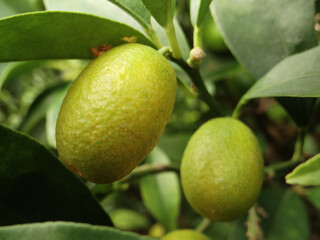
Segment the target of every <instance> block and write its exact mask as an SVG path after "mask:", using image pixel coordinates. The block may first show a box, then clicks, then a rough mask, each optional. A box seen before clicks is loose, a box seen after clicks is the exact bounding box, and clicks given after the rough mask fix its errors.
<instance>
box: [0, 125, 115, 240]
mask: <svg viewBox="0 0 320 240" xmlns="http://www.w3.org/2000/svg"><path fill="white" fill-rule="evenodd" d="M0 155H1V160H0V192H1V198H0V211H1V214H0V225H12V224H19V223H30V222H41V221H58V220H63V221H75V222H83V223H91V224H96V225H112V223H111V221H110V218H109V217H108V215H107V214H106V213H105V212H104V211H103V209H102V208H101V206H100V205H99V204H98V202H97V201H96V200H95V199H94V198H93V196H92V195H91V193H90V191H89V190H88V189H87V187H86V186H85V185H84V184H83V183H82V182H81V181H80V180H79V179H78V178H77V177H76V176H75V175H74V174H73V173H71V172H70V171H69V170H67V169H66V168H65V167H64V166H63V165H62V164H61V163H60V162H59V160H58V159H57V158H56V157H55V156H54V155H53V154H52V153H51V152H50V151H48V150H47V149H46V148H45V147H44V146H42V145H40V144H39V143H38V142H37V141H35V140H34V139H32V138H30V137H28V136H26V135H24V134H21V133H19V132H15V131H12V130H10V129H8V128H5V127H2V126H0ZM41 237H43V236H41ZM0 239H3V238H1V237H0ZM16 239H18V238H16Z"/></svg>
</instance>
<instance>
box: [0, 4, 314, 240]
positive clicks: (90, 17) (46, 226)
mask: <svg viewBox="0 0 320 240" xmlns="http://www.w3.org/2000/svg"><path fill="white" fill-rule="evenodd" d="M319 16H320V2H319V1H318V0H316V1H314V0H290V1H289V0H283V1H276V0H268V1H264V2H261V1H258V0H243V1H238V0H229V1H223V0H213V1H210V0H201V1H200V0H189V1H188V0H177V1H174V0H165V1H149V0H136V1H129V0H109V1H107V0H96V1H89V0H77V1H76V0H69V1H62V0H43V1H42V0H27V1H26V0H0V45H1V51H0V62H1V63H0V124H1V126H0V156H1V158H0V225H1V227H0V239H8V240H11V239H22V238H23V239H29V238H30V239H50V240H51V239H78V238H79V237H80V236H81V237H82V238H85V239H108V238H112V239H132V240H134V239H136V240H138V239H155V238H157V237H161V236H162V235H163V234H165V233H166V232H168V231H171V230H174V229H177V228H196V229H198V230H203V231H204V233H205V234H207V235H208V236H209V237H211V238H212V239H218V240H226V239H227V240H241V239H248V238H249V239H252V240H253V239H267V240H277V239H288V240H289V239H290V240H291V239H294V240H300V239H301V240H306V239H312V240H316V239H320V182H319V179H320V174H319V173H320V157H319V152H320V121H319V120H320V109H319V104H318V103H319V97H320V48H319V41H320V17H319ZM175 35H176V39H177V40H176V39H175V37H173V36H175ZM128 41H129V42H130V41H137V42H138V43H142V44H146V45H148V46H151V47H154V48H155V49H161V48H162V47H163V46H168V45H170V46H171V47H172V49H173V56H174V57H176V58H179V57H180V56H181V57H182V59H183V61H186V60H187V59H188V57H189V52H190V49H191V48H193V47H196V46H200V47H202V48H203V49H204V50H205V53H206V57H205V58H204V60H203V62H202V63H201V65H200V67H199V71H198V70H197V69H191V68H189V67H188V66H187V65H186V64H185V63H181V62H182V61H181V60H177V59H175V58H171V62H172V65H173V67H174V69H175V70H176V75H177V78H178V86H179V89H178V91H177V98H176V104H175V109H174V111H173V114H172V116H171V119H170V121H169V123H168V125H167V127H166V130H165V132H164V134H163V136H162V138H161V139H160V142H159V144H158V146H157V147H156V148H155V149H154V151H153V152H152V153H151V154H150V155H149V156H148V157H147V159H146V160H145V161H144V163H143V164H142V165H141V166H140V167H138V168H137V171H135V173H134V174H133V175H132V177H130V176H131V175H130V176H129V177H128V178H126V179H124V180H121V181H118V182H116V183H113V184H108V185H103V184H93V183H90V182H86V181H84V180H83V179H79V178H78V177H77V176H75V175H74V174H73V173H71V172H69V171H68V170H67V169H66V168H65V167H64V166H63V165H62V164H61V163H60V162H59V159H58V156H57V152H56V146H55V122H56V118H57V115H58V112H59V108H60V105H61V103H62V99H63V98H64V96H65V94H66V91H67V90H68V88H69V86H70V84H71V82H72V80H74V79H75V78H76V77H77V75H78V74H79V73H80V72H81V70H82V69H83V68H84V67H85V66H86V64H87V63H88V62H89V60H90V59H92V58H93V55H92V54H91V53H90V51H89V50H90V49H91V48H93V47H97V46H99V45H101V44H106V43H107V44H110V45H112V46H117V45H120V44H124V43H126V42H128ZM162 50H163V49H162ZM220 115H233V116H234V117H239V118H240V119H241V120H242V121H244V122H245V123H246V124H247V125H249V126H250V128H251V129H252V130H253V131H254V133H255V134H256V136H257V138H258V140H259V143H260V145H261V147H262V150H263V154H264V159H265V166H266V167H265V181H264V186H263V190H262V193H261V195H260V198H259V200H258V201H257V204H256V205H255V206H254V207H253V208H252V209H251V210H250V211H249V212H248V214H247V215H246V216H244V217H243V218H241V219H239V220H237V221H234V222H225V223H220V222H214V223H212V224H210V225H208V226H206V227H203V226H204V225H203V224H204V223H206V220H204V221H203V219H202V218H201V217H200V216H199V215H198V214H196V213H195V212H194V211H193V210H192V209H191V207H190V206H189V204H188V203H187V202H186V199H185V197H184V195H183V193H182V190H181V186H180V181H179V173H178V171H176V169H177V166H179V163H180V161H181V157H182V154H183V151H184V148H185V146H186V144H187V142H188V140H189V138H190V137H191V135H192V134H193V132H194V131H195V130H196V129H197V128H198V127H199V126H200V125H201V124H202V123H204V122H206V121H207V120H209V119H211V118H213V117H217V116H220ZM301 162H303V163H301ZM300 163H301V164H300ZM298 165H299V166H298ZM144 166H163V167H165V169H167V170H171V172H160V173H154V174H149V175H145V174H144V172H145V169H144V168H143V167H144ZM296 166H298V167H296ZM295 167H296V168H295ZM172 170H173V171H172ZM292 170H293V171H292ZM154 172H157V171H154ZM141 173H142V174H141ZM52 221H54V222H52ZM71 222H72V223H71ZM17 224H22V225H17ZM89 224H91V225H89ZM133 232H135V233H133ZM35 236H37V237H35Z"/></svg>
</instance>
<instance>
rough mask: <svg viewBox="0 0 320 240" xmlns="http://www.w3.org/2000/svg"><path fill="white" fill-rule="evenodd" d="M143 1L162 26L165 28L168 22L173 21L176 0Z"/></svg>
mask: <svg viewBox="0 0 320 240" xmlns="http://www.w3.org/2000/svg"><path fill="white" fill-rule="evenodd" d="M142 2H143V4H144V5H145V6H146V8H147V9H148V10H149V12H150V13H151V15H152V16H153V17H154V19H155V20H156V21H157V22H158V23H159V24H160V25H161V26H162V27H164V28H165V27H166V25H167V24H168V22H170V21H172V19H173V16H174V9H175V6H176V1H175V0H161V1H154V0H142Z"/></svg>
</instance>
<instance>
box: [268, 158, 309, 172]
mask: <svg viewBox="0 0 320 240" xmlns="http://www.w3.org/2000/svg"><path fill="white" fill-rule="evenodd" d="M303 161H304V159H303V158H300V159H298V160H294V161H293V160H292V159H290V160H288V161H285V162H279V163H275V164H272V165H270V166H268V167H265V168H264V172H265V173H266V174H271V175H272V174H274V173H275V172H277V171H280V170H283V169H287V168H293V167H295V166H297V165H298V164H299V163H301V162H303Z"/></svg>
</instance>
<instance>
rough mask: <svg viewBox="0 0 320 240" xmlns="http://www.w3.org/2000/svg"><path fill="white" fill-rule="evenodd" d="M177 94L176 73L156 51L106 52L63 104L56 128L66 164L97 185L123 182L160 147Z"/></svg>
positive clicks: (142, 47) (131, 48) (135, 47)
mask: <svg viewBox="0 0 320 240" xmlns="http://www.w3.org/2000/svg"><path fill="white" fill-rule="evenodd" d="M175 95H176V77H175V73H174V70H173V68H172V67H171V65H170V63H169V62H168V61H167V60H166V59H165V58H164V57H163V56H162V55H161V54H160V53H158V52H157V51H156V50H154V49H152V48H150V47H147V46H145V45H140V44H124V45H121V46H118V47H115V48H113V49H111V50H109V51H107V52H105V53H104V54H102V55H101V56H99V57H98V58H97V59H95V60H93V61H92V62H91V63H90V64H89V65H88V66H87V67H86V68H85V69H84V70H83V71H82V73H81V74H80V75H79V77H78V78H77V79H76V80H75V81H74V83H73V84H72V85H71V87H70V89H69V91H68V93H67V95H66V97H65V99H64V101H63V104H62V106H61V109H60V112H59V116H58V120H57V127H56V141H57V149H58V153H59V156H60V159H61V161H62V162H63V163H64V164H65V165H66V166H67V167H68V168H69V169H71V170H72V171H74V172H75V173H77V174H78V175H80V176H82V177H83V178H85V179H87V180H89V181H92V182H95V183H110V182H113V181H116V180H119V179H121V178H123V177H124V176H126V175H127V174H129V173H130V172H131V171H132V170H133V169H134V168H135V167H136V166H137V165H138V164H139V163H140V162H141V161H142V160H143V159H144V158H145V157H146V156H147V155H148V153H149V152H150V151H151V150H152V149H153V148H154V146H155V145H156V144H157V142H158V140H159V138H160V136H161V134H162V132H163V130H164V127H165V125H166V123H167V121H168V119H169V117H170V115H171V112H172V109H173V105H174V101H175Z"/></svg>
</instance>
